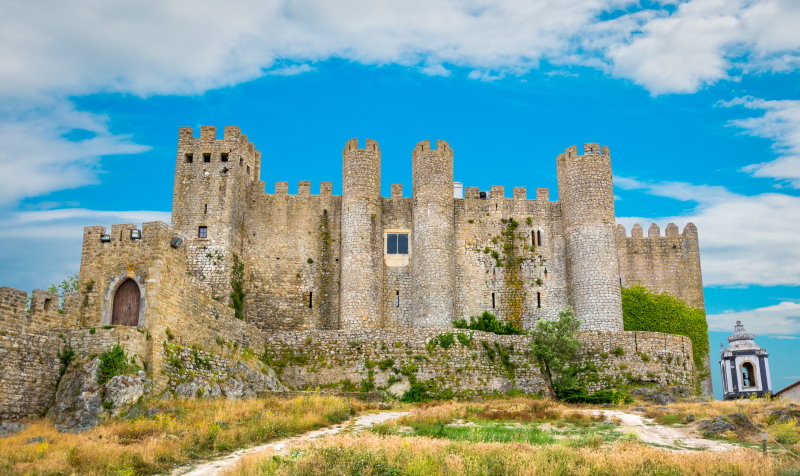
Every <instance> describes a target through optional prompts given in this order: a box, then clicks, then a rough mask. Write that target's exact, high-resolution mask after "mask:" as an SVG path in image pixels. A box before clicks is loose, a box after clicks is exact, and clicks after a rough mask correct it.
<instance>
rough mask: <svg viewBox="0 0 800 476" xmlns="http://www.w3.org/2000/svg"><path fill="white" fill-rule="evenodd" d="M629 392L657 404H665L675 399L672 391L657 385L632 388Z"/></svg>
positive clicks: (673, 401)
mask: <svg viewBox="0 0 800 476" xmlns="http://www.w3.org/2000/svg"><path fill="white" fill-rule="evenodd" d="M629 393H630V394H631V396H633V397H638V398H640V399H642V400H644V401H646V402H652V403H657V404H659V405H666V404H668V403H675V402H676V401H677V399H676V398H675V396H674V395H673V394H672V392H670V391H669V390H667V389H663V388H659V387H642V388H634V389H632V390H630V392H629Z"/></svg>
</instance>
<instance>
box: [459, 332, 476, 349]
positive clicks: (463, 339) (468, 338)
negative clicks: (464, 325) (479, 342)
mask: <svg viewBox="0 0 800 476" xmlns="http://www.w3.org/2000/svg"><path fill="white" fill-rule="evenodd" d="M456 338H457V339H458V342H459V343H460V344H461V345H463V346H464V347H472V334H470V335H467V334H464V333H462V332H459V333H458V334H456Z"/></svg>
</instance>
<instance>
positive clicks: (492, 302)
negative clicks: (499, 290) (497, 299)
mask: <svg viewBox="0 0 800 476" xmlns="http://www.w3.org/2000/svg"><path fill="white" fill-rule="evenodd" d="M492 309H494V293H492Z"/></svg>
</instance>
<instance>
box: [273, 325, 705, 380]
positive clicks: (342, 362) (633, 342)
mask: <svg viewBox="0 0 800 476" xmlns="http://www.w3.org/2000/svg"><path fill="white" fill-rule="evenodd" d="M458 334H461V339H459V338H458ZM448 335H449V336H450V337H449V338H448V337H446V336H448ZM579 338H580V339H581V341H582V342H583V344H584V346H583V350H582V352H583V358H584V359H585V360H586V361H587V362H592V363H593V364H594V367H595V369H596V370H595V371H594V372H589V373H588V377H587V378H588V384H589V388H590V389H591V390H593V391H594V390H599V389H603V388H615V387H616V386H617V385H619V384H620V383H622V382H625V383H626V382H628V381H633V382H640V383H650V382H653V383H659V384H662V385H678V386H686V387H689V388H694V387H693V383H694V373H693V366H692V345H691V341H689V339H687V338H685V337H681V336H673V335H668V334H660V333H655V332H610V331H590V332H584V333H582V334H580V336H579ZM443 341H444V342H445V345H443V344H442V342H443ZM265 344H266V352H267V354H268V356H269V358H268V360H269V361H270V365H271V366H272V368H273V369H274V370H276V372H278V374H279V376H280V377H281V380H282V382H283V383H284V384H285V385H287V386H288V387H290V388H295V389H314V388H337V389H343V390H348V389H354V388H360V389H362V390H372V389H379V390H388V391H390V392H392V393H395V394H402V393H403V392H405V391H406V390H408V388H409V387H410V385H411V383H412V382H417V383H423V384H425V385H430V386H431V388H434V389H436V391H438V392H448V391H452V392H453V393H455V394H461V393H467V394H470V393H473V394H474V393H491V392H503V391H508V390H512V389H518V390H522V391H525V392H529V393H543V394H547V393H548V390H547V386H546V385H545V383H544V380H543V379H542V376H541V374H540V371H539V369H538V367H537V366H536V364H535V360H534V359H533V356H532V355H531V354H530V351H529V346H530V338H529V337H528V336H498V335H495V334H490V333H485V332H475V331H469V330H463V329H449V330H445V329H419V328H417V329H398V330H370V331H364V330H346V331H304V332H276V333H270V334H267V335H266V341H265Z"/></svg>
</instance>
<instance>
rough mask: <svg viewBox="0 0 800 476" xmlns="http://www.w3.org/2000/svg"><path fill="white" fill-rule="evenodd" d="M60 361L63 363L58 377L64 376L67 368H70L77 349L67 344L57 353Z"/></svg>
mask: <svg viewBox="0 0 800 476" xmlns="http://www.w3.org/2000/svg"><path fill="white" fill-rule="evenodd" d="M57 355H58V361H59V362H61V365H60V366H59V368H58V378H61V377H63V376H64V374H65V373H66V372H67V368H69V364H71V363H72V361H73V360H75V357H76V354H75V350H73V349H72V347H70V346H69V345H65V346H64V348H63V349H61V351H60V352H59V353H58V354H57Z"/></svg>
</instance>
